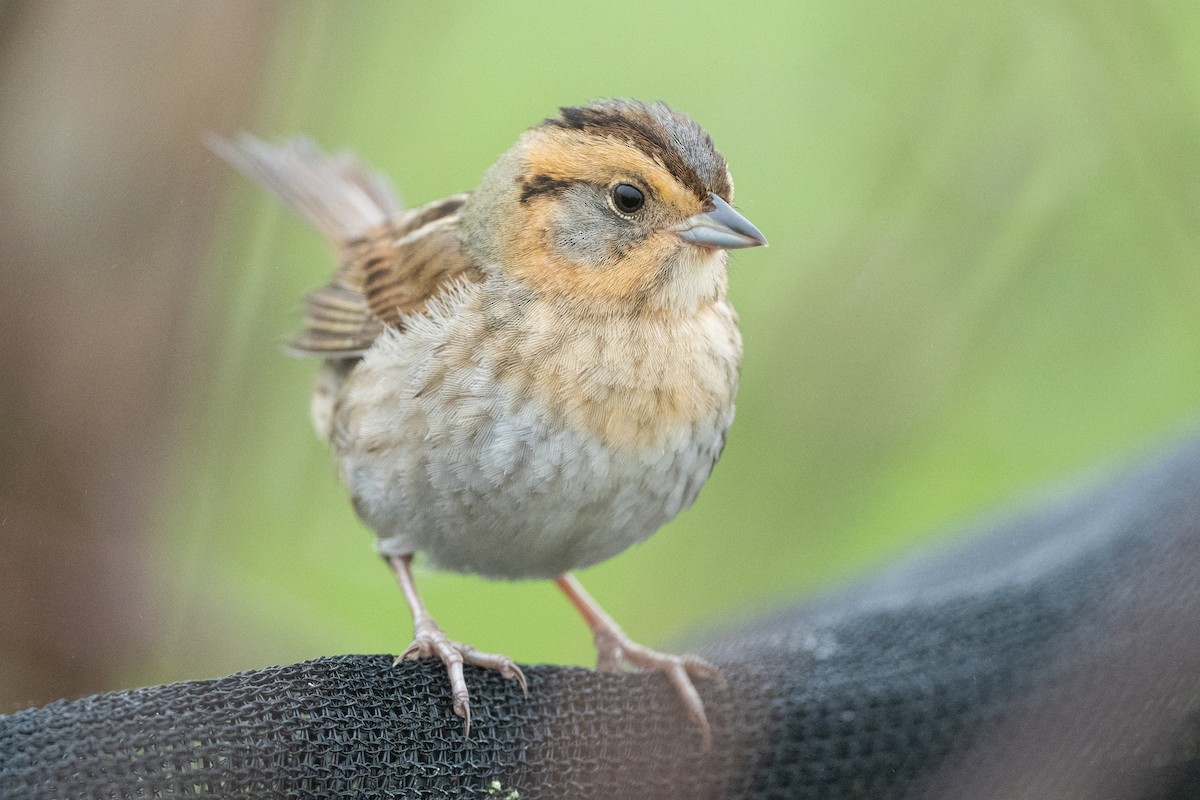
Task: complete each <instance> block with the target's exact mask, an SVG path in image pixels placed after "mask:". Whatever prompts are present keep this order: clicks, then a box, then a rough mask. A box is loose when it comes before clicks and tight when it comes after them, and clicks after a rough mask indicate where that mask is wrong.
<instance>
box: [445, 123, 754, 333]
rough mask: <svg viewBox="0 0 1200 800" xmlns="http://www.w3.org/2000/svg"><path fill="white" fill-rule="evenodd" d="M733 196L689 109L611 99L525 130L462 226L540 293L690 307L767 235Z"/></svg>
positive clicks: (496, 263) (488, 261)
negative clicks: (728, 260)
mask: <svg viewBox="0 0 1200 800" xmlns="http://www.w3.org/2000/svg"><path fill="white" fill-rule="evenodd" d="M732 201H733V180H732V179H731V178H730V175H729V170H728V168H727V167H726V164H725V159H724V158H722V157H721V154H720V153H718V152H717V151H716V149H715V148H714V147H713V144H712V139H710V138H709V136H708V134H707V133H705V132H704V130H703V129H702V128H701V127H700V126H699V125H697V124H696V123H695V122H694V121H692V119H691V118H690V117H688V116H686V115H685V114H681V113H679V112H677V111H673V110H671V109H670V108H668V107H667V106H666V105H664V104H663V103H652V104H646V103H641V102H637V101H633V100H603V101H598V102H594V103H591V104H589V105H586V106H581V107H577V108H563V109H562V110H561V113H560V114H559V116H557V117H552V118H550V119H547V120H545V121H544V122H543V123H542V124H540V125H538V126H537V127H535V128H532V129H530V130H528V131H526V132H525V133H524V134H523V135H522V136H521V138H520V139H519V140H518V142H517V143H516V145H514V146H513V147H512V148H511V149H510V150H509V151H508V152H506V153H505V154H504V155H503V156H501V158H500V160H499V161H498V162H497V163H496V164H495V165H494V166H493V167H492V168H491V169H489V170H488V172H487V174H486V175H485V176H484V179H483V182H482V184H481V185H480V187H479V189H478V191H477V192H476V193H475V194H474V195H473V196H472V198H471V200H470V201H469V202H468V203H467V206H466V207H465V208H464V209H463V212H462V223H463V235H464V241H465V244H466V246H467V248H468V249H469V250H470V251H471V253H472V255H473V256H475V258H476V259H477V260H478V261H479V262H480V264H481V265H482V266H483V268H484V269H485V270H488V271H495V270H499V271H500V272H502V273H503V274H504V275H505V276H506V277H508V278H510V279H512V280H515V281H518V282H519V283H521V284H522V285H523V286H525V287H526V288H528V289H530V290H532V291H533V292H535V293H538V294H542V295H552V296H555V297H559V298H562V299H564V300H567V301H572V302H577V303H579V304H586V305H589V306H592V307H596V308H598V309H600V310H607V309H611V308H613V307H614V304H615V305H616V306H622V305H624V306H630V304H632V306H634V307H638V308H643V307H644V308H656V309H664V310H670V309H677V310H687V309H694V308H696V307H697V306H698V305H699V304H701V303H703V302H705V301H706V300H709V299H715V298H716V297H718V296H720V295H722V294H723V293H724V291H725V285H726V275H725V251H726V250H729V249H732V248H739V247H753V246H756V245H765V244H766V243H767V241H766V239H765V238H764V237H763V235H762V234H761V233H760V232H759V231H758V229H757V228H755V227H754V226H753V225H752V224H750V222H749V220H747V219H746V218H745V217H743V216H741V215H740V214H739V213H738V212H736V211H734V210H733V208H732V206H731V205H730V203H731V202H732Z"/></svg>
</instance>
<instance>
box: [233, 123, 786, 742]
mask: <svg viewBox="0 0 1200 800" xmlns="http://www.w3.org/2000/svg"><path fill="white" fill-rule="evenodd" d="M213 147H214V149H215V150H216V151H217V152H218V153H219V154H220V155H221V156H222V157H224V158H225V159H227V160H228V161H230V162H231V163H232V164H233V165H234V166H235V167H237V168H238V169H239V170H241V171H242V172H243V173H245V174H246V175H247V176H249V177H250V178H252V179H254V180H256V181H258V182H259V183H261V184H262V185H264V186H265V187H267V188H268V189H270V190H271V191H273V192H274V193H276V194H277V195H279V197H280V198H282V200H283V201H284V202H285V203H287V204H288V205H290V206H291V207H292V208H293V209H295V210H296V211H297V212H299V213H300V214H301V215H302V216H303V217H305V218H306V219H307V220H308V221H309V222H310V223H311V224H312V225H313V226H315V227H316V229H317V230H318V231H319V232H320V233H321V234H322V235H323V236H324V237H325V238H326V239H327V240H328V241H329V243H330V244H331V245H332V246H333V247H334V248H335V250H336V253H337V260H338V267H337V270H336V272H335V273H334V276H333V280H332V281H331V282H330V283H329V284H328V285H327V286H324V287H321V288H319V289H317V290H315V291H313V292H311V293H310V294H309V295H308V296H307V298H306V305H305V316H304V331H303V332H302V333H301V334H299V335H298V336H297V337H296V338H295V339H293V340H292V341H291V343H290V349H291V350H292V351H293V352H294V353H296V354H300V355H305V356H316V357H318V358H321V359H324V367H323V369H322V370H321V372H320V374H319V376H318V378H317V381H316V387H315V391H314V394H313V402H312V419H313V424H314V425H315V427H316V430H317V433H318V435H319V436H320V437H321V439H322V440H324V441H326V442H328V444H329V447H330V450H331V451H332V453H333V457H334V459H335V461H336V462H337V466H338V470H339V472H340V475H341V478H342V480H343V481H344V482H345V484H346V486H347V487H348V488H349V490H350V495H351V499H352V501H353V504H354V508H355V510H356V511H357V512H358V515H359V517H361V518H362V520H363V521H364V522H365V523H366V524H367V525H368V526H369V527H370V528H371V529H372V530H374V531H375V533H376V534H377V535H378V537H379V542H378V550H379V552H380V554H381V555H382V556H383V557H384V559H385V560H386V561H387V563H388V564H389V565H390V567H391V569H392V571H393V572H394V573H395V577H396V579H397V581H398V582H399V584H400V588H401V589H402V590H403V592H404V597H405V599H406V601H407V603H408V606H409V609H410V610H411V612H412V617H413V642H412V644H411V645H409V646H408V648H407V649H406V650H405V651H404V652H403V653H401V654H400V656H399V657H397V659H396V663H399V662H400V661H401V660H403V659H418V658H433V657H436V658H439V659H441V661H442V662H443V663H444V664H445V666H446V670H447V672H448V674H449V680H450V686H451V690H452V694H453V697H454V711H455V713H457V714H458V715H459V716H460V717H462V718H463V719H464V721H465V722H464V725H465V730H466V733H467V734H468V735H469V733H470V723H471V712H470V704H469V695H468V691H467V685H466V682H465V680H464V678H463V664H464V663H466V664H474V665H476V666H478V667H483V668H485V669H492V670H496V671H497V672H499V673H500V674H501V675H503V676H505V677H507V678H511V679H514V680H516V681H518V682H519V683H520V685H521V687H522V689H524V688H525V676H524V675H523V674H522V673H521V669H520V668H519V667H518V666H517V665H516V664H515V663H513V661H512V660H511V659H509V658H507V657H505V656H502V655H497V654H492V653H484V652H480V651H478V650H476V649H474V648H473V647H471V646H470V645H467V644H463V643H461V642H457V641H454V640H452V639H449V638H448V637H447V636H446V635H445V634H444V633H443V632H442V630H441V628H439V627H438V625H437V624H436V623H435V622H434V621H433V618H432V617H431V616H430V615H429V612H428V611H427V610H426V609H425V606H424V604H423V603H422V601H421V598H420V596H419V595H418V593H417V589H416V585H415V583H414V581H413V575H412V566H411V565H412V559H413V555H414V554H415V553H418V552H420V553H425V554H426V555H427V556H428V558H429V560H430V561H431V562H432V563H433V564H434V565H435V566H437V567H440V568H444V569H449V570H455V571H458V572H468V573H474V574H477V575H483V576H487V577H491V578H508V579H518V578H551V579H554V580H555V581H556V582H557V584H558V586H559V588H561V589H562V591H563V592H565V593H566V595H567V597H568V598H569V599H570V601H571V602H572V603H573V604H574V606H575V607H576V608H577V609H578V611H579V613H580V614H581V615H582V616H583V618H584V620H585V621H586V622H587V624H588V626H589V627H590V628H591V630H592V633H593V636H594V638H595V642H596V647H597V650H598V653H599V655H598V659H597V666H598V668H599V669H602V670H610V671H612V670H618V669H620V668H621V666H622V665H623V664H629V665H631V666H634V667H638V668H641V669H646V670H658V671H661V672H663V673H664V674H665V675H666V677H667V678H668V679H669V680H670V681H671V683H672V684H673V685H674V686H675V689H676V690H677V691H678V693H679V695H680V697H681V699H682V701H683V704H684V706H685V707H686V709H687V712H688V714H689V716H690V717H691V718H692V719H693V720H694V721H695V723H696V724H697V725H698V726H699V728H700V731H701V733H702V734H703V736H704V738H705V741H709V740H710V737H711V734H710V731H709V726H708V722H707V720H706V718H705V715H704V705H703V703H702V702H701V699H700V696H699V694H698V693H697V692H696V688H695V686H694V685H693V683H692V679H693V678H694V677H701V678H708V677H717V673H716V671H715V670H714V669H713V667H711V666H710V665H709V664H707V663H705V662H704V661H702V660H701V659H699V658H696V657H694V656H675V655H668V654H664V653H659V652H656V651H654V650H651V649H649V648H647V647H644V646H642V645H639V644H636V643H635V642H633V641H631V640H630V639H629V637H628V636H626V635H625V633H624V632H623V631H622V630H621V628H620V627H619V626H618V625H617V624H616V622H614V621H613V619H612V618H611V617H610V616H609V615H608V614H607V613H605V612H604V610H603V609H601V608H600V606H599V605H598V604H597V603H596V601H595V600H593V599H592V597H591V596H590V595H589V594H588V593H587V592H586V591H585V590H584V589H583V587H582V586H581V585H580V583H579V582H578V580H576V578H575V577H574V576H573V575H571V573H570V570H573V569H580V568H582V567H587V566H589V565H591V564H595V563H597V562H599V561H603V560H605V559H607V558H611V557H612V556H615V555H616V554H617V553H620V552H621V551H622V550H624V549H625V548H627V547H629V546H630V545H632V544H635V543H637V542H640V541H642V540H643V539H645V538H647V537H648V536H650V534H652V533H654V531H656V530H657V529H658V528H659V527H661V526H662V525H663V524H665V523H666V522H668V521H670V520H671V519H672V518H673V517H675V515H676V514H678V513H679V512H680V511H682V510H683V509H685V508H687V507H688V506H689V505H691V504H692V502H693V501H694V500H695V499H696V495H697V494H698V493H699V491H700V487H701V486H703V484H704V482H705V480H707V479H708V476H709V473H710V472H711V471H712V468H713V465H714V464H715V463H716V461H717V458H718V457H719V456H720V455H721V450H722V448H723V447H724V445H725V437H726V433H727V431H728V430H729V425H730V423H731V422H732V421H733V400H734V394H735V392H736V390H737V382H738V369H739V362H740V360H741V352H742V342H741V336H740V334H739V332H738V326H737V315H736V314H735V312H734V310H733V307H732V306H731V305H730V303H729V300H728V299H727V297H726V287H727V276H726V256H727V253H726V251H728V250H730V249H734V248H740V247H754V246H757V245H765V244H766V243H767V240H766V239H765V238H763V235H762V234H761V233H760V232H759V231H758V229H757V228H755V227H754V226H753V225H752V224H750V222H749V221H748V220H747V219H746V218H745V217H743V216H742V215H741V214H739V213H738V212H737V211H735V210H734V209H733V207H732V206H731V205H730V203H731V202H732V201H733V181H732V179H731V178H730V176H729V170H728V169H727V167H726V165H725V160H724V158H722V157H721V155H720V154H719V153H718V152H717V151H716V150H715V149H714V148H713V144H712V140H711V139H710V138H709V136H708V134H707V133H705V132H704V130H703V129H702V128H701V127H700V126H699V125H697V124H696V123H695V122H693V121H692V119H691V118H690V117H688V116H686V115H684V114H681V113H679V112H677V111H673V110H672V109H670V108H668V107H667V106H666V105H664V104H662V103H651V104H647V103H641V102H637V101H633V100H603V101H598V102H593V103H591V104H589V105H585V106H581V107H578V108H563V109H561V113H560V114H559V115H558V116H556V117H552V118H549V119H547V120H545V121H544V122H542V123H541V124H540V125H538V126H536V127H534V128H531V129H530V130H527V131H526V132H525V133H524V134H522V135H521V137H520V138H519V139H518V140H517V143H516V144H515V145H514V146H513V147H512V148H511V149H509V150H508V151H507V152H506V153H504V154H503V155H502V156H501V157H500V159H499V161H497V162H496V163H495V164H494V165H493V166H492V167H491V168H490V169H488V170H487V172H486V173H485V174H484V176H483V180H482V182H481V183H480V185H479V188H477V189H476V190H475V191H473V192H470V193H468V194H459V195H454V196H452V197H448V198H446V199H444V200H438V201H436V202H433V203H429V204H428V205H425V206H421V207H420V208H415V209H404V208H402V207H401V205H400V203H399V201H398V200H397V198H396V195H395V194H394V193H393V191H392V189H391V188H390V186H389V185H388V183H387V181H386V180H384V179H383V178H381V177H380V176H378V175H375V174H374V173H372V172H369V171H367V170H366V169H364V168H363V167H362V166H361V165H360V164H359V162H358V161H356V159H355V158H354V157H353V156H352V155H349V154H343V155H338V156H333V157H328V156H325V155H323V154H322V153H320V152H319V151H318V150H317V149H316V148H315V147H314V146H313V145H312V144H311V143H310V142H308V141H305V140H297V141H292V142H289V143H286V144H284V145H282V146H280V147H273V146H271V145H268V144H265V143H263V142H261V141H259V140H257V139H255V138H253V137H251V136H247V135H242V136H241V137H239V138H238V139H237V141H236V142H225V141H216V142H214V143H213Z"/></svg>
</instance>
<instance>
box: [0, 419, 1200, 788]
mask: <svg viewBox="0 0 1200 800" xmlns="http://www.w3.org/2000/svg"><path fill="white" fill-rule="evenodd" d="M953 540H954V541H957V542H958V544H956V545H952V546H949V547H945V548H943V549H940V550H938V551H936V552H926V553H924V554H920V555H919V556H918V557H916V558H912V559H910V560H907V561H905V562H903V563H899V564H895V565H893V566H891V567H889V568H888V569H886V570H884V571H882V572H879V573H876V574H874V575H871V576H868V578H867V579H865V580H863V581H861V582H859V583H857V584H856V585H854V586H852V587H851V588H848V589H843V590H841V591H839V592H837V593H836V594H833V595H829V596H826V597H823V598H820V599H818V600H816V601H814V602H811V603H808V604H806V605H804V606H803V607H800V608H797V609H794V610H791V611H787V612H784V613H779V614H777V615H774V616H773V617H771V618H769V619H765V620H761V621H759V622H757V623H753V624H751V625H749V626H743V627H742V628H739V629H738V630H734V631H731V632H729V633H727V634H725V635H721V636H717V637H715V638H714V639H713V640H712V641H711V642H710V643H709V644H708V645H707V646H706V647H702V648H700V649H699V652H701V653H703V654H705V655H707V656H709V657H711V658H712V659H713V660H715V661H716V662H717V663H718V664H720V665H721V666H722V668H723V669H724V672H725V675H726V677H727V679H728V685H727V686H726V687H720V686H716V685H708V684H706V685H704V686H702V687H701V691H702V694H703V695H704V697H705V702H706V703H707V707H708V710H709V714H710V718H711V721H712V724H713V729H714V734H715V743H714V745H713V747H712V748H711V749H709V750H708V751H705V750H704V749H703V748H702V747H701V743H700V739H699V736H698V735H697V734H696V732H695V731H694V729H693V728H692V726H691V725H690V723H689V722H688V721H687V719H686V718H685V717H684V716H683V714H682V713H681V711H680V709H679V705H678V702H677V700H676V699H675V697H674V695H673V694H672V693H671V691H670V690H669V689H668V688H667V686H666V684H665V683H664V681H663V679H662V678H661V677H656V676H644V675H634V674H624V675H601V674H596V673H593V672H591V671H588V670H583V669H577V668H561V667H551V666H533V667H528V668H526V674H527V676H528V678H529V690H530V691H529V697H528V698H524V697H522V695H521V692H520V690H519V689H517V688H516V687H515V685H514V684H513V683H512V682H508V681H504V680H502V679H500V678H499V677H498V676H496V675H494V674H491V673H487V672H483V671H480V670H475V669H471V668H468V671H467V680H468V683H469V685H470V686H471V689H472V692H473V693H474V705H473V708H474V709H475V716H474V720H473V726H472V731H471V738H470V739H469V740H465V741H464V739H463V737H462V724H461V720H459V719H458V718H457V717H455V716H454V715H453V714H452V712H451V711H450V696H449V692H448V689H447V685H446V681H445V678H444V675H443V673H442V670H441V668H440V666H439V665H435V664H432V663H411V662H410V663H406V664H404V665H402V666H401V667H399V668H395V669H393V668H392V667H391V666H390V658H389V657H388V656H382V655H378V656H341V657H334V658H322V659H317V660H315V661H310V662H306V663H302V664H294V665H290V666H282V667H274V668H270V669H264V670H258V671H254V672H246V673H241V674H237V675H232V676H229V677H226V678H221V679H218V680H205V681H191V682H185V683H176V684H171V685H167V686H155V687H150V688H145V689H137V690H133V691H124V692H114V693H110V694H104V695H98V696H94V697H87V698H83V699H81V700H75V701H71V702H58V703H53V704H51V705H49V706H46V707H43V708H38V709H30V710H27V711H22V712H19V713H16V714H11V715H8V716H3V717H0V796H2V797H4V798H43V797H45V798H50V797H53V798H76V797H78V798H83V797H105V798H108V797H177V796H205V797H254V798H277V797H278V798H284V797H287V798H307V797H321V798H385V797H386V798H407V799H409V800H419V799H420V798H462V797H466V798H486V797H493V798H495V797H499V798H508V797H510V796H511V795H510V793H511V792H512V791H514V790H515V791H517V792H518V793H519V794H518V796H519V798H520V800H538V799H540V798H604V800H612V799H613V798H689V799H690V798H754V799H755V800H767V798H909V797H921V798H959V797H970V798H985V799H986V798H1006V799H1008V798H1050V797H1052V798H1075V797H1079V798H1084V797H1087V798H1108V797H1112V798H1197V797H1200V439H1191V440H1189V441H1187V442H1185V443H1184V444H1183V445H1182V446H1181V447H1177V448H1176V449H1173V450H1172V451H1170V452H1167V453H1162V454H1159V455H1157V456H1155V457H1153V458H1151V459H1149V460H1147V461H1145V462H1143V463H1141V464H1139V465H1138V466H1136V467H1134V468H1132V469H1127V470H1126V471H1125V472H1123V473H1121V474H1119V475H1117V476H1116V477H1109V478H1107V479H1105V480H1103V481H1098V482H1097V481H1093V482H1090V483H1077V484H1075V485H1072V486H1068V487H1064V488H1062V489H1060V490H1058V491H1055V492H1052V493H1048V494H1047V495H1045V496H1043V497H1042V498H1041V499H1040V500H1038V501H1037V502H1035V503H1033V504H1031V505H1029V506H1027V507H1026V508H1025V510H1023V511H1021V512H1019V513H1017V514H1015V515H1012V516H1009V517H1007V518H1003V519H996V520H993V521H991V522H987V523H984V524H980V525H976V526H973V527H972V528H971V529H969V530H966V531H963V532H961V534H960V535H959V536H958V537H954V539H953ZM943 541H944V540H943ZM494 782H498V783H494ZM497 786H498V787H500V788H499V789H497V788H496V787H497Z"/></svg>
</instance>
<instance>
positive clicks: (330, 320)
mask: <svg viewBox="0 0 1200 800" xmlns="http://www.w3.org/2000/svg"><path fill="white" fill-rule="evenodd" d="M465 199H466V196H465V195H458V196H455V197H451V198H447V199H445V200H439V201H437V202H436V203H431V204H429V205H427V206H423V207H421V208H417V209H413V210H411V211H407V212H403V213H402V214H400V215H398V216H397V217H396V218H395V220H393V221H392V222H389V223H387V224H384V225H381V226H378V227H377V228H374V229H372V230H369V231H366V232H365V233H364V234H363V235H362V236H360V237H358V238H356V239H353V240H350V241H348V242H345V243H344V244H343V246H342V262H341V265H340V266H339V267H338V270H337V272H336V273H335V274H334V276H333V280H332V281H330V283H329V284H328V285H327V286H322V287H321V288H319V289H315V290H314V291H312V292H309V293H308V296H307V297H306V298H305V304H304V330H303V332H301V333H300V334H299V335H298V336H296V337H295V338H294V339H292V341H291V342H290V343H289V349H290V350H291V351H292V352H293V353H296V354H298V355H315V356H322V357H324V358H331V357H346V356H354V355H361V354H362V353H363V352H364V351H365V350H366V349H367V348H369V347H370V346H371V343H372V342H374V341H375V338H376V337H377V336H379V334H380V333H382V332H383V329H384V326H385V325H393V326H396V327H403V321H404V317H406V316H408V315H410V314H419V313H420V312H421V311H423V310H424V308H425V305H426V303H428V302H429V301H430V300H431V299H432V298H433V297H435V296H436V295H438V294H439V293H441V292H442V291H444V290H445V289H446V288H447V287H448V286H450V285H452V284H454V283H456V282H458V281H462V280H466V281H476V280H481V279H482V277H483V274H482V273H481V272H480V271H479V269H478V267H477V266H476V265H475V262H474V261H473V260H472V259H471V257H470V256H468V255H467V254H466V253H465V252H464V251H463V249H462V246H461V244H460V242H459V236H458V231H459V220H458V213H457V212H458V209H459V207H460V206H461V205H462V203H463V201H464V200H465Z"/></svg>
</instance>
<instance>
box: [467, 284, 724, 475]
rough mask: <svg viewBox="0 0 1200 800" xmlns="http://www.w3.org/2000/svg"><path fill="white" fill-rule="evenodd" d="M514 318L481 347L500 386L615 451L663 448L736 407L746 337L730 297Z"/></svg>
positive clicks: (537, 308)
mask: <svg viewBox="0 0 1200 800" xmlns="http://www.w3.org/2000/svg"><path fill="white" fill-rule="evenodd" d="M507 319H508V323H507V324H505V325H503V326H499V327H497V328H495V329H494V335H492V336H491V337H489V338H488V340H487V343H486V345H484V346H483V347H482V348H481V350H482V351H483V352H484V353H485V356H484V358H485V363H486V364H487V365H488V366H489V367H490V371H491V372H492V374H493V376H494V379H495V380H496V382H497V383H498V384H504V385H507V386H510V387H511V388H512V389H513V390H514V396H516V397H520V398H522V399H528V400H530V401H532V402H534V403H535V404H536V405H537V406H538V407H540V408H541V409H542V410H543V412H544V413H545V414H546V415H547V417H548V418H550V419H553V420H557V421H559V422H560V423H561V424H562V425H565V426H570V427H571V428H574V429H576V430H579V431H581V432H586V433H588V434H590V435H592V436H594V437H596V439H598V440H599V441H600V442H601V443H603V444H604V446H606V447H609V448H611V449H613V450H615V451H620V452H635V453H637V452H648V451H656V450H660V449H661V448H662V447H663V446H664V445H665V444H666V443H667V442H669V441H672V440H677V439H678V436H679V434H680V433H681V432H683V431H687V430H689V429H693V428H695V427H697V426H707V425H709V424H711V423H712V421H714V420H716V419H719V418H723V417H725V416H726V415H727V414H728V411H729V408H730V406H731V405H732V403H733V398H734V394H735V392H736V390H737V380H738V370H739V363H740V359H741V337H740V335H739V333H738V328H737V318H736V315H735V314H734V312H733V309H732V307H731V306H730V305H729V304H728V302H726V301H725V300H724V299H720V300H717V301H714V302H712V303H711V304H708V305H706V306H704V307H701V308H700V309H699V310H698V311H697V312H696V313H694V314H689V315H680V314H649V315H629V316H622V315H588V314H583V315H579V314H574V313H572V312H571V311H570V310H563V309H561V308H557V307H555V306H554V305H553V304H550V303H546V304H543V305H539V304H536V303H535V304H531V305H529V306H527V307H526V308H524V309H523V310H522V312H521V313H520V314H519V315H517V314H509V315H507Z"/></svg>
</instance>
